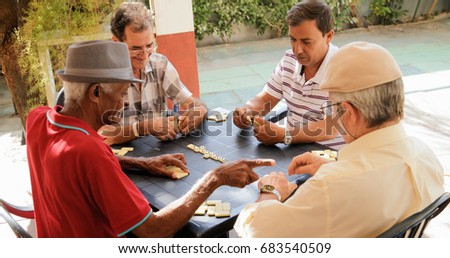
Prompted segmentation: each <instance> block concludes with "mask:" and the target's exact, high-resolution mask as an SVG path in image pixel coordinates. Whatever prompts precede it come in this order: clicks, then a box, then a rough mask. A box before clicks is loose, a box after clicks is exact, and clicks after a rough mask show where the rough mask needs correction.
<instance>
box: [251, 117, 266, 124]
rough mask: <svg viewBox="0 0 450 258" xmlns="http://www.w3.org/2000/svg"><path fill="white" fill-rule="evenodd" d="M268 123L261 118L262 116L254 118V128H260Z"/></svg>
mask: <svg viewBox="0 0 450 258" xmlns="http://www.w3.org/2000/svg"><path fill="white" fill-rule="evenodd" d="M266 122H267V121H266V120H265V119H264V118H263V117H260V116H255V117H254V118H253V126H254V127H259V126H261V125H263V124H265V123H266Z"/></svg>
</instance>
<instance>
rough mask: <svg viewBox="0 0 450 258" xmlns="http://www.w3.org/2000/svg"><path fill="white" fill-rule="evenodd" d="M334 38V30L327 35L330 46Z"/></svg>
mask: <svg viewBox="0 0 450 258" xmlns="http://www.w3.org/2000/svg"><path fill="white" fill-rule="evenodd" d="M333 36H334V30H330V31H329V32H328V33H327V34H325V37H326V38H327V44H330V42H331V40H332V39H333Z"/></svg>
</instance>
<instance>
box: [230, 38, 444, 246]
mask: <svg viewBox="0 0 450 258" xmlns="http://www.w3.org/2000/svg"><path fill="white" fill-rule="evenodd" d="M320 88H321V89H322V90H324V91H327V92H329V93H330V96H329V101H330V102H329V103H328V104H327V105H325V106H324V112H325V113H326V115H327V116H336V117H337V118H338V119H337V121H338V123H339V124H340V126H341V127H342V128H343V129H344V132H343V134H342V135H343V138H344V139H345V141H346V143H347V145H346V146H345V147H343V148H342V149H341V150H340V151H339V157H338V160H337V161H329V160H326V159H324V158H321V157H319V156H317V155H315V154H312V153H304V154H301V155H299V156H297V157H295V158H294V159H293V161H292V162H291V164H290V166H289V168H288V173H289V175H292V174H304V173H308V174H311V175H312V177H311V178H310V179H309V180H308V181H306V182H305V183H304V184H303V185H301V186H300V187H299V188H298V189H297V190H296V191H295V193H293V192H294V189H295V188H296V185H295V184H293V183H290V182H288V181H287V180H286V175H285V174H284V173H281V172H279V173H276V172H273V173H271V174H270V175H266V176H264V177H263V178H261V179H260V181H259V182H258V185H259V186H260V187H263V186H267V185H270V186H271V188H272V189H274V191H277V192H278V193H279V194H280V195H281V201H284V203H283V202H281V201H278V200H277V196H276V195H274V194H271V193H266V192H262V193H261V194H260V196H259V199H258V201H257V202H256V203H254V204H251V205H249V206H247V207H246V208H245V209H244V210H243V211H241V213H240V215H239V218H238V219H237V222H236V225H235V229H236V231H237V232H238V233H239V234H240V235H241V236H246V237H376V236H378V235H380V234H381V233H383V232H384V231H385V230H387V229H389V228H391V227H392V226H393V225H395V224H397V223H398V222H400V221H402V220H403V219H405V218H407V217H408V216H410V215H412V214H414V213H416V212H419V211H421V210H423V209H424V208H425V207H427V206H428V205H429V204H431V203H432V202H433V201H434V200H436V199H437V198H438V197H439V196H440V195H442V194H443V192H444V173H443V169H442V166H441V164H440V163H439V161H438V160H437V158H436V156H435V155H434V154H433V153H432V151H431V149H430V148H429V147H428V146H427V145H426V144H425V143H423V142H422V141H421V140H419V139H416V138H413V137H410V136H408V135H407V134H406V132H405V129H404V127H403V125H402V124H401V120H402V118H403V105H404V91H403V81H402V74H401V71H400V68H399V66H398V65H397V63H396V61H395V59H394V57H393V56H392V55H391V54H390V53H389V52H388V51H387V50H386V49H384V48H383V47H381V46H379V45H376V44H372V43H367V42H354V43H350V44H347V45H345V46H343V47H342V48H341V49H340V50H339V51H338V52H336V54H335V55H334V56H333V57H332V58H331V59H330V62H329V63H328V66H327V71H326V73H325V77H324V80H323V82H322V84H321V86H320ZM292 193H293V194H292ZM291 194H292V196H291V197H290V198H288V199H287V197H288V196H290V195H291ZM286 199H287V200H286Z"/></svg>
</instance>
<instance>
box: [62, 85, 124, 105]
mask: <svg viewBox="0 0 450 258" xmlns="http://www.w3.org/2000/svg"><path fill="white" fill-rule="evenodd" d="M116 84H117V83H100V85H101V86H102V88H103V91H104V92H105V93H111V92H113V91H114V87H115V85H116ZM121 84H122V83H121ZM90 85H92V83H90V82H68V81H63V88H64V104H65V103H69V102H71V103H76V104H78V105H80V104H81V102H82V101H83V99H84V97H85V96H86V91H87V90H88V88H89V86H90Z"/></svg>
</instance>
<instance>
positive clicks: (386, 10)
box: [368, 0, 408, 25]
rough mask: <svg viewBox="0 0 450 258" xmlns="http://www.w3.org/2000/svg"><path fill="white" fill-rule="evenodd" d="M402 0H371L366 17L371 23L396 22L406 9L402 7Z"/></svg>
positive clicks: (387, 23) (386, 23) (404, 13)
mask: <svg viewBox="0 0 450 258" xmlns="http://www.w3.org/2000/svg"><path fill="white" fill-rule="evenodd" d="M402 5H403V0H372V2H371V3H370V4H369V10H370V13H369V16H368V19H369V20H370V21H372V24H377V23H379V24H383V25H389V24H397V23H398V22H400V21H401V17H402V16H404V15H406V13H407V12H408V11H407V10H403V9H402Z"/></svg>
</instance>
